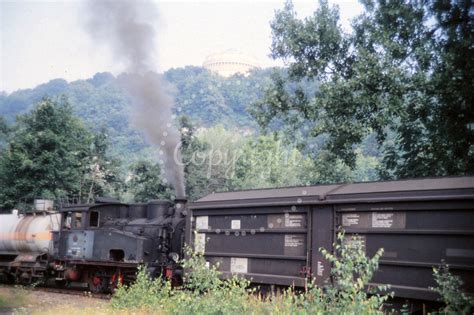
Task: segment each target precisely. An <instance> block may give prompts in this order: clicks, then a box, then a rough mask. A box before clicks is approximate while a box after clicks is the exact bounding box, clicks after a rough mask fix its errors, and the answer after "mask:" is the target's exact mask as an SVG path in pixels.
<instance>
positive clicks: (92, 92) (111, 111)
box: [0, 66, 271, 154]
mask: <svg viewBox="0 0 474 315" xmlns="http://www.w3.org/2000/svg"><path fill="white" fill-rule="evenodd" d="M270 73H271V70H270V69H265V70H257V71H254V72H252V73H251V74H250V75H248V76H241V75H235V76H232V77H230V78H223V77H220V76H218V75H215V74H213V73H211V72H209V71H208V70H205V69H203V68H201V67H192V66H188V67H185V68H177V69H170V70H168V71H166V72H165V73H163V76H164V78H165V80H166V81H167V82H168V83H169V86H170V93H171V94H172V95H173V96H174V99H175V108H174V110H175V113H176V114H177V116H181V115H186V116H189V117H190V118H191V120H192V121H193V122H194V124H195V125H196V126H199V127H211V126H214V125H217V124H222V125H224V126H228V127H239V128H245V129H253V128H256V123H255V122H254V121H253V119H252V118H251V117H250V115H249V114H248V112H247V106H250V104H252V103H253V102H255V101H256V100H257V99H258V98H260V97H261V96H262V94H263V90H264V86H265V85H267V84H269V83H270ZM119 81H120V76H118V77H115V76H113V75H112V74H110V73H97V74H95V75H94V76H93V77H92V78H90V79H87V80H77V81H73V82H70V83H68V82H67V81H65V80H63V79H55V80H51V81H49V82H48V83H45V84H41V85H38V86H37V87H35V88H33V89H25V90H18V91H15V92H13V93H11V94H9V95H7V94H5V93H2V94H0V115H1V116H3V117H4V119H5V120H6V121H7V122H8V123H9V124H12V123H13V122H14V121H15V117H16V115H18V114H22V113H25V112H27V111H28V110H29V109H30V108H31V107H32V106H33V105H34V104H35V103H37V102H38V101H39V100H41V99H42V98H43V97H46V96H48V97H60V96H65V97H67V98H68V100H69V102H70V103H71V104H72V106H73V109H74V111H75V113H76V114H77V115H78V116H79V117H81V118H82V119H83V120H84V122H86V124H87V126H88V127H89V128H91V129H93V130H95V131H97V130H100V129H103V128H105V129H106V130H107V131H108V134H109V139H110V142H111V145H112V150H113V151H114V153H116V154H128V153H132V154H133V153H136V152H139V151H141V150H142V149H144V148H145V147H146V146H147V145H146V144H145V142H144V140H143V137H142V136H141V135H140V134H139V133H138V132H137V131H136V130H135V129H134V128H133V126H131V125H130V123H129V113H130V100H129V99H128V97H127V95H125V94H124V92H123V91H122V90H121V89H120V87H119Z"/></svg>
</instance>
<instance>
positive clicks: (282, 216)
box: [186, 177, 474, 301]
mask: <svg viewBox="0 0 474 315" xmlns="http://www.w3.org/2000/svg"><path fill="white" fill-rule="evenodd" d="M341 229H343V230H344V231H345V236H346V238H347V240H350V239H351V236H353V235H358V236H359V237H360V238H361V240H362V243H363V247H364V249H365V251H366V253H367V254H368V255H370V256H372V255H374V254H375V252H376V251H377V250H378V249H379V248H384V255H383V256H382V257H381V259H380V265H379V270H378V271H377V273H376V274H375V277H374V279H372V280H373V284H374V285H376V284H390V286H391V291H394V292H395V296H396V297H398V298H402V299H411V300H422V301H435V300H436V299H437V298H438V296H437V294H435V293H434V292H433V291H432V290H430V289H429V287H430V286H436V284H435V282H434V279H433V275H432V268H433V267H434V266H439V265H440V263H441V261H442V260H444V261H445V262H446V263H447V264H449V266H450V269H451V271H452V272H454V273H455V274H457V275H459V276H460V277H461V278H462V279H463V281H464V284H465V287H464V289H465V290H466V291H467V292H470V293H471V294H472V293H473V292H474V177H452V178H449V177H445V178H436V179H419V180H403V181H389V182H369V183H354V184H340V185H319V186H308V187H290V188H276V189H260V190H249V191H235V192H223V193H215V194H211V195H208V196H206V197H204V198H202V199H199V200H197V201H196V202H194V203H192V204H191V205H190V215H189V216H188V218H187V229H186V231H187V234H186V239H187V243H188V244H191V245H192V246H194V248H195V249H196V250H198V251H201V252H203V253H204V256H205V258H206V260H207V261H209V263H211V264H214V263H216V262H219V264H220V267H219V268H220V270H221V271H222V273H223V275H224V276H230V275H231V274H235V273H238V274H241V275H244V276H245V277H246V278H249V279H251V281H252V282H254V283H258V284H262V285H283V286H296V287H304V286H305V285H306V284H307V283H308V281H309V280H311V279H314V280H315V282H316V283H317V284H318V285H321V286H322V285H324V284H325V283H327V281H330V269H331V265H330V263H329V262H328V261H327V260H326V259H325V258H324V257H323V255H322V254H321V253H320V251H319V248H321V247H322V248H326V249H328V250H330V251H333V243H334V242H335V240H336V234H337V232H338V231H340V230H341Z"/></svg>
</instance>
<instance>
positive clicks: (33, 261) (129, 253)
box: [0, 199, 186, 292]
mask: <svg viewBox="0 0 474 315" xmlns="http://www.w3.org/2000/svg"><path fill="white" fill-rule="evenodd" d="M46 204H48V205H49V206H46V207H45V205H46ZM38 206H39V207H38ZM35 208H36V211H33V212H30V213H24V214H20V213H18V211H14V212H13V213H12V214H5V215H0V275H3V277H4V278H5V279H6V280H7V281H10V282H13V281H15V282H20V283H22V284H30V283H32V282H35V281H38V280H41V281H49V280H53V281H55V282H56V284H57V285H59V286H64V285H66V284H69V283H82V284H85V285H87V286H88V288H89V290H90V291H92V292H107V291H111V290H113V289H114V288H115V287H116V286H117V285H118V284H119V283H129V282H131V281H133V280H134V277H135V274H136V270H137V267H138V265H139V264H145V265H146V266H147V268H148V271H149V272H150V273H151V274H152V275H154V276H157V275H163V276H165V277H166V278H168V279H170V280H172V281H173V282H178V281H179V279H180V278H181V276H180V273H181V269H180V268H179V266H178V265H177V262H178V260H179V258H180V257H181V255H182V248H183V243H184V226H185V219H184V218H185V216H186V209H185V208H186V200H184V199H175V201H174V203H171V202H168V201H163V200H151V201H149V202H148V203H136V204H124V203H120V202H117V201H114V200H105V199H98V200H96V203H95V204H76V205H68V206H64V207H61V208H60V210H59V212H52V203H50V202H49V201H47V200H39V201H36V206H35Z"/></svg>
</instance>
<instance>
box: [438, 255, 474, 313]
mask: <svg viewBox="0 0 474 315" xmlns="http://www.w3.org/2000/svg"><path fill="white" fill-rule="evenodd" d="M433 276H434V279H435V281H436V283H437V284H438V286H437V287H436V288H431V289H432V290H433V291H435V292H437V293H439V295H441V300H442V301H443V302H444V303H445V304H446V306H445V307H444V308H442V309H441V310H440V313H444V314H471V313H472V310H474V299H473V298H472V297H471V296H468V295H466V294H465V293H464V292H462V290H461V286H462V285H463V283H462V281H461V279H460V278H459V277H458V276H455V275H452V274H451V273H450V272H449V266H448V265H446V264H445V263H443V264H442V265H441V266H440V268H433Z"/></svg>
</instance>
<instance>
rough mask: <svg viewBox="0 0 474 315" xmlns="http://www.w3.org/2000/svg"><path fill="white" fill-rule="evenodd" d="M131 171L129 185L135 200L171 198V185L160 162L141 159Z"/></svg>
mask: <svg viewBox="0 0 474 315" xmlns="http://www.w3.org/2000/svg"><path fill="white" fill-rule="evenodd" d="M131 171H132V172H131V173H132V175H131V179H130V181H129V183H128V186H129V192H130V193H131V194H132V195H133V199H134V200H135V201H139V202H146V201H148V200H151V199H169V198H170V196H171V190H170V186H169V185H168V184H166V181H164V180H163V179H164V177H163V175H162V174H161V168H160V165H159V164H158V163H152V162H150V161H144V160H141V161H138V162H136V163H135V164H133V165H132V167H131Z"/></svg>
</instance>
